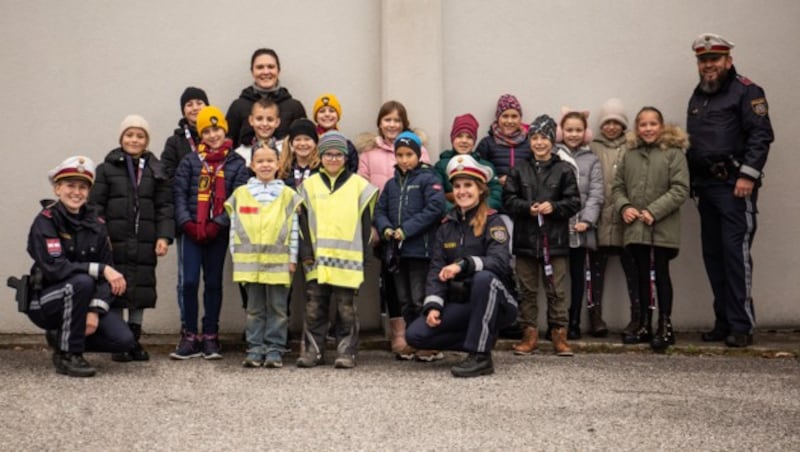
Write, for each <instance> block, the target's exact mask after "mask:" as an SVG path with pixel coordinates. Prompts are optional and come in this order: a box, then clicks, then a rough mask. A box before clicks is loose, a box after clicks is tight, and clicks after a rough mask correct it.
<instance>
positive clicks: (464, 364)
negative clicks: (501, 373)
mask: <svg viewBox="0 0 800 452" xmlns="http://www.w3.org/2000/svg"><path fill="white" fill-rule="evenodd" d="M450 372H451V373H452V374H453V376H454V377H460V378H469V377H479V376H481V375H489V374H492V373H494V364H492V354H491V352H490V353H470V354H469V355H467V357H466V358H465V359H464V361H461V362H460V363H458V364H456V365H455V366H453V367H452V368H451V369H450Z"/></svg>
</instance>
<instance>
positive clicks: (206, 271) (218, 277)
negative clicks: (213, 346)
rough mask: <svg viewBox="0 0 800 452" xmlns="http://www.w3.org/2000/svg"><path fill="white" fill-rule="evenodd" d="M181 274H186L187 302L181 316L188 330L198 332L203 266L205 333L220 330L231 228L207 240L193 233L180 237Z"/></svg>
mask: <svg viewBox="0 0 800 452" xmlns="http://www.w3.org/2000/svg"><path fill="white" fill-rule="evenodd" d="M180 248H181V250H180V252H179V254H180V256H181V261H180V266H181V270H180V274H181V275H182V276H183V278H182V279H183V303H182V306H181V307H182V310H181V318H182V319H183V327H184V330H185V331H186V332H189V333H194V334H197V333H198V328H197V316H198V314H199V310H200V308H199V306H198V303H199V302H198V296H197V291H198V289H199V287H200V270H201V268H202V270H203V287H204V289H205V291H204V293H203V310H204V311H205V315H204V316H203V333H204V334H217V333H218V332H219V313H220V311H221V310H222V269H223V267H224V266H225V256H226V255H227V254H228V229H223V230H221V231H219V235H218V236H217V237H216V238H215V239H214V240H212V241H210V242H208V243H204V244H199V243H196V242H194V241H193V240H192V239H190V238H189V237H183V239H182V240H181V241H180Z"/></svg>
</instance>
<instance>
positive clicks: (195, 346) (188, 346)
mask: <svg viewBox="0 0 800 452" xmlns="http://www.w3.org/2000/svg"><path fill="white" fill-rule="evenodd" d="M201 355H202V353H201V352H200V340H199V338H198V337H197V335H196V334H194V333H188V332H183V334H181V341H180V342H179V343H178V346H177V347H176V348H175V351H174V352H172V353H170V354H169V357H170V358H172V359H181V360H183V359H191V358H198V357H200V356H201Z"/></svg>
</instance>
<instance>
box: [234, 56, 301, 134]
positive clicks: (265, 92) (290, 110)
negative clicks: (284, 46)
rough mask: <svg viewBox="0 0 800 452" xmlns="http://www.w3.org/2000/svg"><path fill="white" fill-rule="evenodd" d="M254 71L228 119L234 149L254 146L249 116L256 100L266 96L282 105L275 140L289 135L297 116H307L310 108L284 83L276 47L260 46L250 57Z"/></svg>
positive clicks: (251, 70) (279, 105) (251, 67)
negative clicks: (290, 92)
mask: <svg viewBox="0 0 800 452" xmlns="http://www.w3.org/2000/svg"><path fill="white" fill-rule="evenodd" d="M250 73H251V74H252V75H253V84H252V85H251V86H248V87H247V88H245V89H243V90H242V93H241V94H239V98H238V99H236V100H235V101H233V103H232V104H231V106H230V107H228V112H227V113H226V114H225V119H226V120H227V121H228V126H229V128H228V138H230V139H231V140H233V149H236V148H237V147H239V145H240V144H246V145H250V143H251V142H252V141H253V137H255V132H253V128H252V127H250V123H249V122H248V121H247V118H248V117H249V116H250V110H252V108H253V103H254V102H255V101H257V100H258V99H260V98H262V97H266V98H268V99H271V100H273V101H275V103H276V104H278V110H279V111H278V116H279V118H280V124H278V128H277V129H275V139H276V140H281V139H283V137H285V136H286V135H288V134H289V126H291V124H292V122H293V121H294V120H295V119H299V118H305V117H306V110H305V108H303V104H301V103H300V101H298V100H297V99H293V98H292V95H291V94H289V90H288V89H286V88H284V87H282V86H280V80H279V78H278V77H279V76H280V73H281V60H280V59H279V58H278V54H277V53H275V51H274V50H272V49H258V50H256V51H255V52H253V56H252V57H251V58H250Z"/></svg>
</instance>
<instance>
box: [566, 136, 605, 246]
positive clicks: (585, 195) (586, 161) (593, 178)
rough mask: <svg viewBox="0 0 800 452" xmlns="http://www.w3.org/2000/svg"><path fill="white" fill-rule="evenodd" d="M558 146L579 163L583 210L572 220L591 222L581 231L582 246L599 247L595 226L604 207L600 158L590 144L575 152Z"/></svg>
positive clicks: (579, 182)
mask: <svg viewBox="0 0 800 452" xmlns="http://www.w3.org/2000/svg"><path fill="white" fill-rule="evenodd" d="M558 146H559V147H560V148H561V149H563V151H564V152H566V153H568V154H569V155H570V156H571V157H572V158H573V159H574V160H575V163H576V164H577V165H578V191H580V193H581V210H580V211H579V212H578V214H577V215H575V218H573V220H572V221H573V222H583V223H588V224H589V229H587V230H586V231H585V232H581V233H579V237H580V246H581V247H584V248H589V249H597V237H596V235H595V228H596V227H597V222H598V220H599V219H600V211H601V210H602V208H603V199H604V196H603V171H602V168H601V166H600V159H598V158H597V156H596V155H595V154H594V153H593V152H592V151H591V149H589V147H588V146H581V147H579V148H578V149H576V150H575V152H571V151H570V150H569V148H567V147H566V146H563V145H558Z"/></svg>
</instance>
